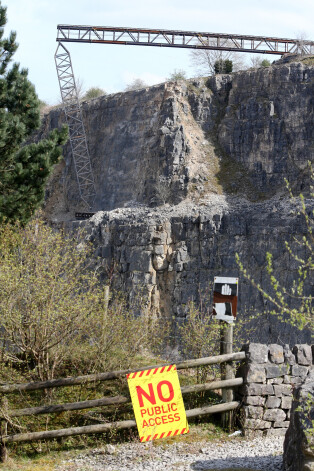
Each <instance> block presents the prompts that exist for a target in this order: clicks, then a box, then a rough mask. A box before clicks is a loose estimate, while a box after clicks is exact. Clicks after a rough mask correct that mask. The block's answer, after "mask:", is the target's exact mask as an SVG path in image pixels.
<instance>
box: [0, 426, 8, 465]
mask: <svg viewBox="0 0 314 471" xmlns="http://www.w3.org/2000/svg"><path fill="white" fill-rule="evenodd" d="M0 420H1V425H0V462H1V463H4V462H5V461H6V460H7V458H8V452H7V448H6V446H5V443H4V441H3V438H4V437H5V436H6V435H7V434H8V422H7V421H6V420H5V419H0Z"/></svg>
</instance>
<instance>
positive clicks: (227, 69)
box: [214, 59, 233, 74]
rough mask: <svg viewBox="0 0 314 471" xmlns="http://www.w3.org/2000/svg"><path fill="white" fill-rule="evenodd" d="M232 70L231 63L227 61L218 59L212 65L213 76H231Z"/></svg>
mask: <svg viewBox="0 0 314 471" xmlns="http://www.w3.org/2000/svg"><path fill="white" fill-rule="evenodd" d="M232 68H233V64H232V61H231V60H229V59H226V60H223V59H219V60H218V61H216V62H215V64H214V70H215V74H231V72H232Z"/></svg>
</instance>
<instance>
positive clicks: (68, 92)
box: [55, 25, 314, 209]
mask: <svg viewBox="0 0 314 471" xmlns="http://www.w3.org/2000/svg"><path fill="white" fill-rule="evenodd" d="M57 41H58V47H57V50H56V53H55V62H56V68H57V74H58V79H59V85H60V91H61V97H62V102H63V108H64V112H65V116H66V121H67V124H68V126H69V135H70V144H71V149H72V154H73V160H74V166H75V171H76V177H77V182H78V187H79V193H80V197H81V199H82V200H83V202H84V203H85V205H86V206H87V207H88V208H90V209H93V207H94V203H95V197H96V190H95V182H94V175H93V170H92V166H91V161H90V156H89V151H88V145H87V139H86V133H85V128H84V123H83V118H82V111H81V107H80V101H79V97H78V94H77V89H76V84H75V77H74V73H73V68H72V62H71V56H70V53H69V51H68V49H67V48H66V47H65V46H64V44H62V43H66V42H76V43H96V44H119V45H132V46H155V47H176V48H186V49H207V50H218V51H234V52H247V53H257V54H277V55H281V56H283V55H286V54H313V53H314V41H307V40H301V39H284V38H275V37H266V36H244V35H241V34H220V33H200V32H195V31H172V30H163V29H143V28H124V27H109V26H79V25H58V34H57Z"/></svg>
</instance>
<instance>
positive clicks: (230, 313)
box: [213, 276, 239, 324]
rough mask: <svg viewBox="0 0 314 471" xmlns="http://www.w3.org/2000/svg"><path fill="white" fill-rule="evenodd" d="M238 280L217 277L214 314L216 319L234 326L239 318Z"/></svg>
mask: <svg viewBox="0 0 314 471" xmlns="http://www.w3.org/2000/svg"><path fill="white" fill-rule="evenodd" d="M238 282H239V279H238V278H232V277H226V276H215V278H214V306H213V314H214V316H215V317H216V319H219V320H221V321H226V322H228V323H229V324H232V323H233V322H234V320H235V319H236V316H237V304H238Z"/></svg>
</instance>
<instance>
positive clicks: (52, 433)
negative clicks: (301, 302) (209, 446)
mask: <svg viewBox="0 0 314 471" xmlns="http://www.w3.org/2000/svg"><path fill="white" fill-rule="evenodd" d="M239 405H240V403H239V402H236V401H234V402H228V403H226V404H216V405H214V406H208V407H199V408H197V409H190V410H187V411H186V416H187V418H190V417H197V416H199V415H204V414H215V413H217V412H226V411H230V410H234V409H236V408H237V407H239ZM135 426H136V422H135V420H123V421H121V422H110V423H107V424H97V425H85V426H84V427H71V428H63V429H59V430H48V431H45V432H32V433H18V434H16V435H9V436H7V437H3V443H11V442H30V441H36V440H44V439H48V438H50V439H51V438H59V437H70V436H73V435H83V434H90V433H100V432H106V431H107V430H110V429H112V428H114V429H124V428H132V427H135Z"/></svg>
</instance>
